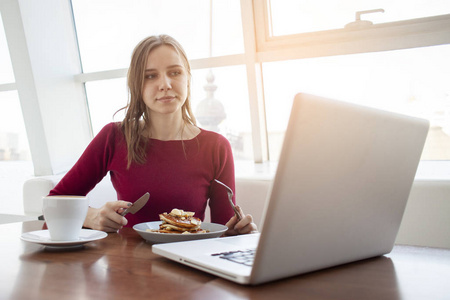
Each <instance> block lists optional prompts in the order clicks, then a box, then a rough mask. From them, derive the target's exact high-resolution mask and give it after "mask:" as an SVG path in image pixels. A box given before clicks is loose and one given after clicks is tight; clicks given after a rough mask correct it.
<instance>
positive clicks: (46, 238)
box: [20, 229, 108, 247]
mask: <svg viewBox="0 0 450 300" xmlns="http://www.w3.org/2000/svg"><path fill="white" fill-rule="evenodd" d="M107 236H108V234H107V233H106V232H103V231H98V230H92V229H81V232H80V238H79V240H76V241H52V240H51V239H50V233H49V232H48V230H38V231H31V232H25V233H23V234H22V236H21V237H20V239H21V240H23V241H26V242H30V243H37V244H41V245H44V246H50V247H74V246H81V245H83V244H86V243H89V242H92V241H96V240H100V239H103V238H105V237H107Z"/></svg>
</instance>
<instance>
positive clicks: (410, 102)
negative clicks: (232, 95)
mask: <svg viewBox="0 0 450 300" xmlns="http://www.w3.org/2000/svg"><path fill="white" fill-rule="evenodd" d="M449 56H450V46H449V45H445V46H434V47H426V48H415V49H408V50H398V51H386V52H377V53H366V54H356V55H344V56H334V57H325V58H313V59H302V60H296V61H286V62H277V63H267V64H264V78H265V82H269V83H270V84H268V85H266V86H265V95H266V111H267V124H268V131H269V145H270V150H271V155H270V158H271V159H274V160H277V159H278V156H279V151H280V146H281V143H280V142H279V141H280V140H282V136H283V134H284V131H285V128H286V126H287V119H286V118H284V116H286V115H288V114H289V111H290V107H291V105H292V99H293V97H294V95H295V94H296V93H298V92H305V93H312V94H317V95H321V96H326V97H332V98H336V99H340V100H344V101H350V102H354V103H359V104H363V105H367V106H372V107H376V108H380V109H384V110H389V111H395V112H399V113H403V114H408V115H412V116H416V117H421V118H426V119H428V120H430V123H431V130H430V133H429V136H428V140H427V142H426V146H425V151H424V153H423V156H422V159H424V160H449V159H450V121H449V116H450V86H449V84H448V83H449V82H450V61H449V60H448V59H447V57H449ZM274 86H278V87H279V88H278V89H274V88H273V87H274Z"/></svg>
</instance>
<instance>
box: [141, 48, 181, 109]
mask: <svg viewBox="0 0 450 300" xmlns="http://www.w3.org/2000/svg"><path fill="white" fill-rule="evenodd" d="M187 86H188V74H187V70H186V68H185V67H184V63H183V61H182V59H181V57H180V56H179V55H178V53H177V52H176V51H175V49H174V48H172V47H171V46H167V45H162V46H159V47H157V48H156V49H153V50H152V51H151V52H150V54H149V55H148V58H147V64H146V66H145V77H144V90H143V99H144V103H145V105H147V107H148V108H149V113H150V115H151V116H152V117H155V116H156V115H167V114H174V113H180V115H181V107H182V106H183V104H184V102H185V101H186V97H187V93H188V87H187Z"/></svg>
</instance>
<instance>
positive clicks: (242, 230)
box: [225, 205, 258, 235]
mask: <svg viewBox="0 0 450 300" xmlns="http://www.w3.org/2000/svg"><path fill="white" fill-rule="evenodd" d="M236 207H237V209H238V210H239V212H240V213H241V216H243V217H242V219H241V220H239V221H238V220H237V217H236V215H234V216H233V217H232V218H231V219H230V220H229V221H228V222H227V223H226V224H225V225H226V226H227V227H228V230H227V231H226V232H225V235H237V234H247V233H253V232H256V231H257V230H258V229H257V226H256V224H255V223H253V217H252V215H250V214H248V215H246V214H244V211H243V210H242V208H241V207H240V206H238V205H237V206H236Z"/></svg>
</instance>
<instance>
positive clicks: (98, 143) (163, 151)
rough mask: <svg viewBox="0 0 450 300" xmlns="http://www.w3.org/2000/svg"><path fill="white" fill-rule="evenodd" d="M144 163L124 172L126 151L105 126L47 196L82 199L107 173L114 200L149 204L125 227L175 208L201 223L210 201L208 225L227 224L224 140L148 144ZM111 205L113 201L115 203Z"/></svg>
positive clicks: (229, 174) (230, 166) (208, 137)
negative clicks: (144, 197)
mask: <svg viewBox="0 0 450 300" xmlns="http://www.w3.org/2000/svg"><path fill="white" fill-rule="evenodd" d="M149 141H150V143H149V147H148V151H147V162H146V163H145V164H143V165H139V164H136V163H132V164H131V166H130V168H129V169H128V170H127V168H126V167H127V148H126V143H125V138H124V136H123V134H122V132H121V130H120V129H119V127H118V123H110V124H108V125H106V126H105V127H104V128H103V129H102V130H101V131H100V132H99V133H98V135H97V136H96V137H95V138H94V139H93V140H92V142H91V143H90V144H89V145H88V147H87V148H86V150H85V151H84V153H83V154H82V155H81V157H80V158H79V160H78V161H77V162H76V164H75V165H74V166H73V167H72V169H71V170H70V171H69V172H68V173H67V174H66V175H65V176H64V177H63V178H62V180H61V181H60V182H59V183H58V184H57V185H56V187H55V188H54V189H53V190H51V191H50V195H86V194H87V193H88V192H89V191H90V190H92V189H93V188H94V187H95V185H96V184H97V183H98V182H99V181H100V180H102V178H103V177H104V176H105V175H106V174H107V172H110V175H111V181H112V184H113V186H114V188H115V190H116V192H117V199H120V200H125V201H130V202H134V201H136V200H137V199H138V198H139V197H140V196H142V195H143V194H144V193H145V192H149V193H150V199H149V201H148V202H147V204H146V205H145V207H143V208H142V209H141V210H140V211H139V212H138V213H136V214H135V215H132V214H128V215H127V216H126V218H127V219H128V225H127V226H133V225H135V224H138V223H142V222H150V221H159V216H158V214H160V213H163V212H170V211H171V210H172V209H173V208H178V209H183V210H186V211H193V212H195V216H196V217H199V218H200V219H202V220H203V218H204V216H205V209H206V206H207V204H208V199H210V201H209V206H210V208H211V222H214V223H220V224H225V223H226V222H227V221H228V220H229V219H230V218H231V217H232V216H233V211H232V209H231V207H230V204H229V203H228V198H227V192H226V190H225V188H224V187H222V186H220V185H218V184H217V183H215V182H214V179H218V180H220V181H222V182H223V183H225V184H227V185H228V186H229V187H231V189H232V190H233V191H234V190H235V179H234V162H233V155H232V152H231V147H230V143H229V142H228V140H227V139H226V138H224V137H223V136H222V135H220V134H217V133H215V132H212V131H207V130H203V129H202V130H201V132H200V133H199V134H198V135H197V137H195V138H194V139H192V140H185V141H161V140H156V139H150V140H149ZM117 199H111V201H114V200H117Z"/></svg>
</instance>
